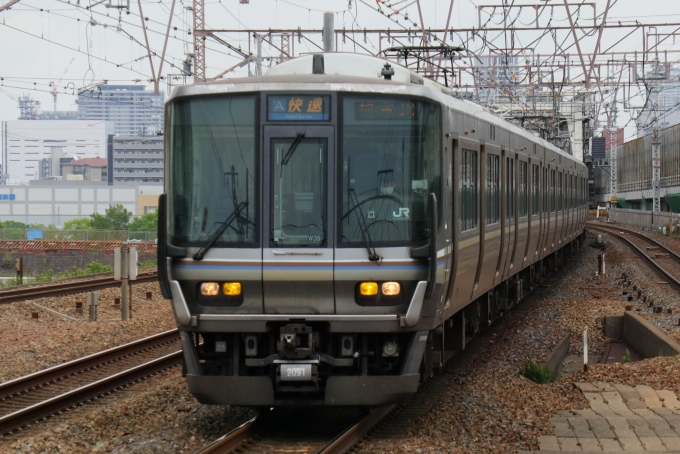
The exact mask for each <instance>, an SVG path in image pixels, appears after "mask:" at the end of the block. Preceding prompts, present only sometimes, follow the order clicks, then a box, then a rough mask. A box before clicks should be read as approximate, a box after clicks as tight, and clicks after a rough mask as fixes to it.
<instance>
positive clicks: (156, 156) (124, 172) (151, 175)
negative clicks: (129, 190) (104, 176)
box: [113, 136, 164, 184]
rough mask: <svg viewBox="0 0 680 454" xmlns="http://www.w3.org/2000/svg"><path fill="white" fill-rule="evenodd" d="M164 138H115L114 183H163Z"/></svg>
mask: <svg viewBox="0 0 680 454" xmlns="http://www.w3.org/2000/svg"><path fill="white" fill-rule="evenodd" d="M163 160H164V155H163V137H159V136H153V137H129V136H127V137H126V136H114V137H113V183H114V184H119V183H162V182H163Z"/></svg>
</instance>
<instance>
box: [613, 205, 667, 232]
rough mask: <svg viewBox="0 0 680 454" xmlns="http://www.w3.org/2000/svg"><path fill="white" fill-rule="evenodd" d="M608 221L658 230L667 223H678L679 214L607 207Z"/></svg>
mask: <svg viewBox="0 0 680 454" xmlns="http://www.w3.org/2000/svg"><path fill="white" fill-rule="evenodd" d="M609 222H613V223H616V224H622V225H631V226H635V227H640V228H644V229H655V230H658V229H660V228H662V227H666V228H668V226H669V225H671V224H672V225H678V224H680V214H678V213H669V212H660V213H654V212H652V211H643V210H626V209H622V208H610V209H609Z"/></svg>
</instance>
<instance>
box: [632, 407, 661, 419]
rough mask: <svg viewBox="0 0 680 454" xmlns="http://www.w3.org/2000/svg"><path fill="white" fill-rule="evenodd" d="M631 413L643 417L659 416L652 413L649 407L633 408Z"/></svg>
mask: <svg viewBox="0 0 680 454" xmlns="http://www.w3.org/2000/svg"><path fill="white" fill-rule="evenodd" d="M633 413H635V414H636V415H638V416H639V417H641V418H645V419H653V418H659V415H657V414H656V413H654V412H653V411H652V410H650V409H649V408H641V409H638V410H633Z"/></svg>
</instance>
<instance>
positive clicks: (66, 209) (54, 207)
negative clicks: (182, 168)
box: [0, 180, 163, 227]
mask: <svg viewBox="0 0 680 454" xmlns="http://www.w3.org/2000/svg"><path fill="white" fill-rule="evenodd" d="M162 192H163V185H160V184H146V185H139V184H118V185H116V186H109V185H108V184H107V182H106V181H101V182H97V181H66V180H61V181H58V180H54V181H46V180H36V181H32V182H31V184H30V185H26V186H2V185H0V218H1V219H2V220H3V221H18V222H23V223H25V224H45V225H48V224H53V225H56V226H58V227H61V226H63V225H64V222H65V221H68V220H70V219H75V218H86V217H89V216H90V215H91V214H92V213H100V214H105V212H106V209H107V208H109V206H111V205H115V204H121V205H123V206H124V207H125V208H126V209H127V210H128V211H130V212H132V214H133V215H134V216H139V215H142V214H145V213H149V212H153V211H156V209H157V207H158V196H159V195H160V194H161V193H162Z"/></svg>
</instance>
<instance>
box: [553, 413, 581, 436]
mask: <svg viewBox="0 0 680 454" xmlns="http://www.w3.org/2000/svg"><path fill="white" fill-rule="evenodd" d="M550 423H551V424H552V425H553V427H554V429H555V435H556V436H558V437H575V436H576V435H574V431H573V430H571V427H570V426H569V420H568V419H567V418H564V417H557V418H550Z"/></svg>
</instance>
